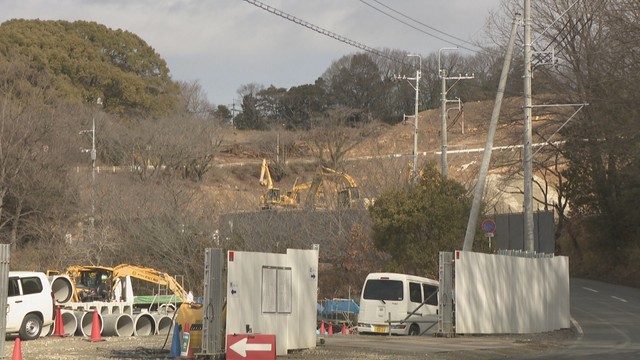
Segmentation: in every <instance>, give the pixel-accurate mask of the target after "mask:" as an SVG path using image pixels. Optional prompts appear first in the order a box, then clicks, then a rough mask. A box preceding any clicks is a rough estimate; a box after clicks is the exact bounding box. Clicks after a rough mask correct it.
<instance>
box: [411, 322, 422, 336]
mask: <svg viewBox="0 0 640 360" xmlns="http://www.w3.org/2000/svg"><path fill="white" fill-rule="evenodd" d="M419 334H420V327H419V326H418V325H416V324H411V326H409V336H418V335H419Z"/></svg>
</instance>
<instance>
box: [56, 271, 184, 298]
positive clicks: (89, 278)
mask: <svg viewBox="0 0 640 360" xmlns="http://www.w3.org/2000/svg"><path fill="white" fill-rule="evenodd" d="M47 273H48V274H49V275H56V274H60V272H59V271H48V272H47ZM63 274H64V275H67V276H69V278H70V279H71V282H72V283H73V285H74V287H75V293H74V294H73V297H72V301H75V302H88V301H110V300H119V299H114V294H115V292H116V291H115V290H116V287H117V286H119V285H118V283H119V282H120V283H122V279H123V278H125V277H126V276H131V277H132V278H136V279H140V280H143V281H147V282H150V283H154V284H158V285H161V286H166V287H167V288H168V289H169V290H171V291H172V292H173V293H174V294H175V295H176V296H177V297H178V298H179V299H180V301H181V302H183V303H189V302H193V296H191V295H190V293H189V292H187V291H186V290H185V289H184V288H183V287H182V285H180V283H178V281H176V279H175V278H174V277H172V276H170V275H169V274H167V273H164V272H161V271H158V270H156V269H153V268H148V267H143V266H136V265H128V264H122V265H117V266H115V267H108V266H70V267H68V268H67V270H66V271H65V272H64V273H63ZM118 279H120V280H119V281H117V280H118Z"/></svg>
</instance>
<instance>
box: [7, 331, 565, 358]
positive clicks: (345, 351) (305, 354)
mask: <svg viewBox="0 0 640 360" xmlns="http://www.w3.org/2000/svg"><path fill="white" fill-rule="evenodd" d="M351 336H358V335H351ZM358 337H359V338H358V340H360V341H368V342H369V343H370V344H371V345H370V346H366V347H356V346H355V345H354V342H353V341H350V339H349V338H342V339H341V340H340V341H338V340H337V339H335V340H334V339H332V338H325V340H326V341H325V343H324V344H322V345H319V346H317V347H316V348H315V349H309V350H302V351H294V352H292V353H290V354H289V355H288V356H287V357H286V358H289V359H309V360H327V359H340V360H356V359H357V360H360V359H374V360H418V359H443V360H452V359H461V360H467V359H469V360H471V359H474V360H476V359H477V360H483V359H496V358H512V357H517V356H523V355H527V354H540V353H549V352H553V351H554V350H556V349H558V348H560V347H562V346H563V345H565V344H566V343H567V342H569V341H572V340H573V339H574V338H575V336H574V334H573V332H572V331H571V330H568V329H567V330H560V331H554V332H549V333H543V334H527V335H501V336H459V337H456V338H453V339H440V340H435V342H436V343H439V342H441V343H447V344H454V347H455V344H456V343H457V342H460V343H461V345H460V347H459V348H458V349H453V350H444V351H443V350H433V349H432V348H429V347H428V345H425V346H423V347H420V346H419V345H418V347H417V348H415V347H412V346H409V345H407V346H405V347H404V348H402V347H401V348H398V347H391V346H385V342H387V343H393V344H395V345H397V344H403V342H407V343H408V344H412V345H415V344H416V343H417V344H419V343H420V339H419V338H413V339H410V338H407V337H392V338H391V339H389V340H385V339H382V338H380V337H377V338H376V337H375V336H373V337H372V336H358ZM103 339H104V341H100V342H90V341H87V340H85V339H83V338H81V337H65V338H56V337H45V338H40V339H38V340H35V341H23V342H21V350H22V352H21V353H22V358H23V359H25V360H45V359H46V360H85V359H86V360H90V359H166V358H167V357H168V355H169V348H170V346H171V337H169V339H168V340H166V344H165V339H166V335H155V336H138V337H133V336H131V337H108V338H103ZM382 340H385V341H382ZM466 340H473V341H472V342H473V343H482V342H485V341H486V342H487V343H491V342H496V341H497V342H500V343H501V344H507V346H502V347H498V348H493V347H491V346H488V347H487V348H485V349H473V350H467V347H466V346H465V345H463V344H462V343H463V342H465V341H466ZM424 341H425V342H426V341H428V342H430V343H432V344H433V343H434V339H424ZM14 344H15V341H14V340H7V341H6V342H5V354H4V355H5V358H6V359H10V358H11V356H12V354H13V347H14ZM163 345H164V350H163ZM283 358H284V357H283Z"/></svg>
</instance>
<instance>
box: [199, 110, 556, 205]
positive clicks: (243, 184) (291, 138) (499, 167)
mask: <svg viewBox="0 0 640 360" xmlns="http://www.w3.org/2000/svg"><path fill="white" fill-rule="evenodd" d="M492 109H493V103H492V102H473V103H469V104H465V105H464V111H463V113H462V114H461V115H460V116H459V117H458V119H457V120H456V122H455V123H454V124H453V125H451V122H452V120H453V119H454V118H455V117H456V113H457V111H449V116H450V118H449V123H450V125H449V131H448V152H449V153H448V164H449V176H450V177H451V178H454V179H456V180H458V181H459V182H461V183H463V184H466V185H467V186H471V185H472V184H474V183H475V180H476V177H477V172H478V170H479V167H480V163H481V161H482V152H481V151H478V152H471V153H456V152H455V151H456V150H470V149H483V148H484V146H485V142H486V136H487V129H488V126H489V121H490V118H491V112H492ZM522 116H523V114H522V111H521V99H519V98H512V99H506V100H505V101H504V105H503V110H502V112H501V118H500V121H499V126H498V129H497V131H496V137H495V140H494V147H501V146H513V145H520V144H522V138H523V128H522ZM552 123H553V121H550V120H549V119H548V118H546V117H537V118H534V127H535V129H536V131H534V133H536V132H540V133H543V134H546V135H547V136H548V135H549V134H550V133H552V132H553V131H555V129H556V128H557V127H554V125H553V124H552ZM440 124H441V120H440V110H439V109H432V110H427V111H423V112H421V113H420V123H419V124H418V125H419V126H418V155H419V156H418V163H419V164H424V163H425V162H432V163H435V164H436V166H437V167H438V168H439V167H440V158H441V155H440V154H437V153H436V152H439V151H440V150H441V137H440ZM557 126H559V125H557ZM379 127H380V128H379V129H378V131H377V132H376V133H377V136H375V137H370V138H367V139H366V140H364V141H363V142H361V143H360V144H358V145H357V146H356V147H355V148H354V149H353V150H352V151H350V152H349V154H348V156H347V158H348V161H346V163H345V168H344V171H345V172H347V173H348V174H350V175H351V176H353V177H354V178H355V179H356V181H357V182H358V184H359V186H360V188H361V191H362V194H363V195H362V196H363V197H365V198H375V197H376V196H377V195H378V194H380V193H381V192H382V191H384V190H385V189H389V188H392V187H397V186H403V185H404V184H405V183H406V176H407V171H408V165H409V163H412V161H413V157H412V152H413V133H414V127H413V124H412V123H406V124H402V123H400V124H397V125H393V126H390V125H384V124H382V125H379ZM303 135H304V134H302V133H299V132H288V131H282V132H279V133H277V132H255V131H234V132H232V133H230V134H229V135H228V136H225V141H224V144H223V149H222V152H221V154H220V155H219V156H218V157H217V158H216V160H217V162H218V165H217V167H216V169H214V170H213V172H212V175H213V176H212V179H211V180H210V181H208V182H207V184H206V186H205V187H206V190H207V192H208V193H209V194H211V196H212V200H214V201H216V202H217V203H218V205H219V206H220V208H227V209H228V210H229V211H247V210H256V209H257V208H258V199H259V196H260V194H262V192H263V191H264V188H262V187H261V186H260V185H259V183H258V178H259V176H260V162H261V161H262V158H263V157H264V158H267V159H269V160H270V161H272V162H274V161H275V159H276V155H275V153H276V151H275V149H276V143H277V141H278V137H279V142H280V145H281V150H280V155H279V156H280V157H282V158H285V159H286V161H287V165H288V166H287V175H286V176H285V177H283V178H282V179H281V180H280V181H278V182H277V186H279V187H280V188H281V189H289V188H291V186H292V185H293V183H294V182H295V181H296V179H299V181H306V180H309V179H311V176H312V175H313V171H314V170H315V166H316V164H315V162H314V158H313V154H312V153H311V151H310V150H309V148H310V147H309V144H307V143H306V142H305V141H304V140H302V139H303V138H304V136H303ZM554 139H555V138H554ZM555 140H557V139H555ZM542 141H543V140H542V138H540V137H539V136H535V135H534V143H537V142H542ZM521 162H522V161H521V157H520V151H519V150H510V151H494V152H493V154H492V166H491V168H490V172H491V173H492V175H491V178H490V186H493V187H494V188H499V187H502V186H504V184H502V181H501V175H506V173H507V172H508V170H509V168H508V165H510V164H516V165H518V164H520V165H521ZM519 182H520V183H521V180H520V181H518V180H517V179H516V180H515V184H514V186H518V183H519ZM519 186H521V185H519ZM496 196H498V198H496ZM490 197H491V198H494V201H495V202H496V203H497V204H502V205H497V206H496V209H497V210H500V211H519V208H518V207H519V204H520V203H521V201H520V200H517V199H516V198H517V196H514V195H513V194H506V193H502V194H501V195H497V194H496V193H492V194H490Z"/></svg>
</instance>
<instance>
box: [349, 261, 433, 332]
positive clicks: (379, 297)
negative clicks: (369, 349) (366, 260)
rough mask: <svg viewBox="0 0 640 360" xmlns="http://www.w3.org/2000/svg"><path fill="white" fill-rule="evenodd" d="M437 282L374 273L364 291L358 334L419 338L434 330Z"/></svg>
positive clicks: (421, 278)
mask: <svg viewBox="0 0 640 360" xmlns="http://www.w3.org/2000/svg"><path fill="white" fill-rule="evenodd" d="M438 285H439V283H438V281H436V280H432V279H428V278H424V277H420V276H413V275H406V274H396V273H371V274H369V275H367V278H366V280H365V281H364V286H363V287H362V296H361V298H360V313H359V314H358V333H377V334H393V335H419V334H422V333H423V332H425V331H427V330H429V329H434V330H435V326H434V324H435V323H437V320H438V319H437V311H438Z"/></svg>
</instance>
